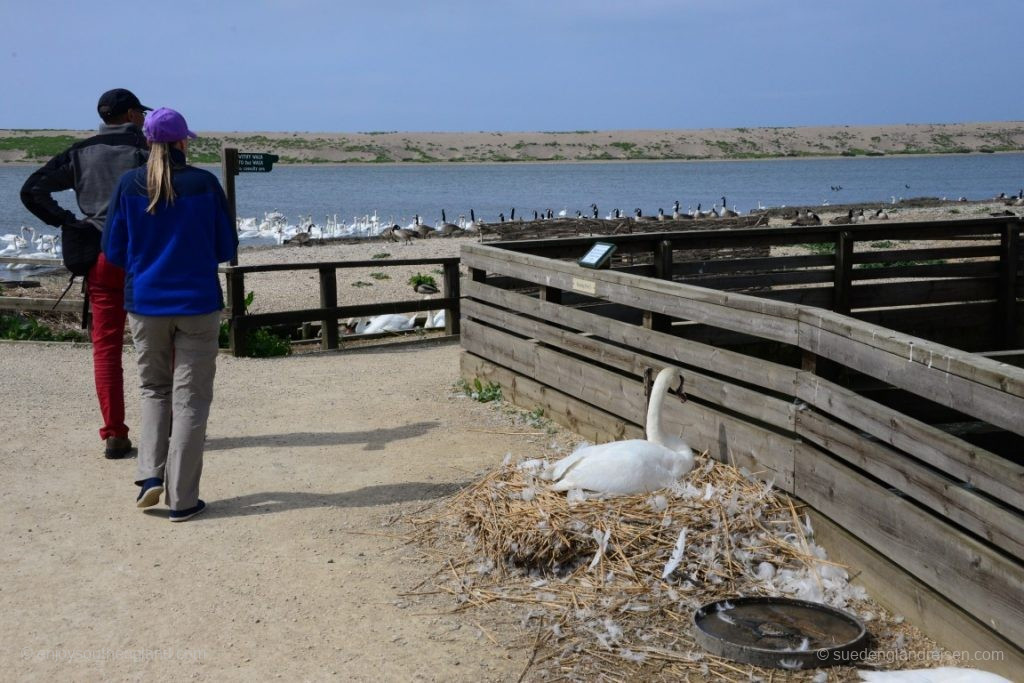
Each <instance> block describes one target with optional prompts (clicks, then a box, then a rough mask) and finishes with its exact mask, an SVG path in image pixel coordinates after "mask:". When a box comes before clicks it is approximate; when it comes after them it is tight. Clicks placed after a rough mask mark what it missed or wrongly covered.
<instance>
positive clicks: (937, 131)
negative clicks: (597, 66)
mask: <svg viewBox="0 0 1024 683" xmlns="http://www.w3.org/2000/svg"><path fill="white" fill-rule="evenodd" d="M90 134H92V131H69V130H38V131H33V130H0V162H6V163H41V162H43V161H45V160H46V159H47V158H49V157H50V156H51V155H53V154H56V153H57V152H59V151H60V150H61V149H63V148H64V147H65V146H66V145H68V144H70V143H71V142H72V141H73V140H75V139H78V138H82V137H86V136H88V135H90ZM224 147H234V148H237V149H239V150H242V151H249V152H269V153H273V154H277V155H279V156H280V157H281V159H280V162H279V163H292V164H324V163H328V164H332V163H333V164H339V163H437V162H444V163H452V162H454V163H459V162H463V163H493V162H538V161H541V162H547V161H562V162H566V161H632V160H686V159H690V160H717V159H761V158H787V157H811V156H884V155H894V154H968V153H990V152H1019V151H1024V121H1003V122H990V123H952V124H906V125H887V126H816V127H800V128H766V127H762V128H708V129H702V130H608V131H591V130H577V131H542V132H462V133H429V132H427V133H422V132H421V133H402V132H397V131H369V132H359V133H279V132H278V133H273V132H266V133H237V132H236V133H231V132H207V133H202V134H201V136H200V138H199V139H198V140H194V141H193V142H192V144H191V147H190V156H191V158H192V160H193V161H194V162H197V163H203V162H210V163H212V162H217V161H219V159H220V150H221V149H222V148H224Z"/></svg>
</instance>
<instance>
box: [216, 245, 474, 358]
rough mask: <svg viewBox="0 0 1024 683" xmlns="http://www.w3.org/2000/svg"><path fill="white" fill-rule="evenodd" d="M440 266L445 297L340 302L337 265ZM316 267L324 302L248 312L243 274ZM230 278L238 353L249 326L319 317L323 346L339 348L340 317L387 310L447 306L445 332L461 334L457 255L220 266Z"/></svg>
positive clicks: (242, 352)
mask: <svg viewBox="0 0 1024 683" xmlns="http://www.w3.org/2000/svg"><path fill="white" fill-rule="evenodd" d="M425 265H440V266H441V267H442V269H443V272H444V274H443V276H442V278H443V284H442V288H441V298H439V299H427V300H424V299H417V300H406V301H393V302H387V303H375V304H356V305H348V306H339V305H338V280H337V271H338V270H339V269H350V268H375V269H385V268H391V267H395V266H425ZM302 270H316V271H317V272H318V273H319V277H320V306H319V308H309V309H302V310H295V311H281V312H275V313H255V314H254V313H248V312H247V311H246V309H245V275H246V274H247V273H269V272H273V271H278V272H279V271H302ZM221 272H222V273H224V275H225V277H226V278H227V288H228V311H229V339H230V349H231V352H232V353H233V354H234V355H235V356H243V355H245V352H246V349H245V340H246V336H247V333H248V332H249V331H250V330H253V329H256V328H258V327H265V326H272V325H292V326H295V327H299V326H300V325H302V324H303V323H307V322H313V321H318V322H320V323H321V346H322V348H323V349H336V348H338V341H339V334H338V321H339V320H342V319H345V318H359V317H364V316H373V315H381V314H385V313H410V312H413V311H417V312H425V311H430V310H438V309H444V310H445V334H449V335H453V334H458V333H459V315H460V307H459V296H460V294H459V259H458V258H455V257H451V258H425V259H395V260H373V261H318V262H313V263H278V264H271V265H252V266H227V267H224V268H221Z"/></svg>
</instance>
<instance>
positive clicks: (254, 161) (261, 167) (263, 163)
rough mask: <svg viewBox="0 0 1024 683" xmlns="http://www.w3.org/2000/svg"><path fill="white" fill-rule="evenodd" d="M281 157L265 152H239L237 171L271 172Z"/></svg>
mask: <svg viewBox="0 0 1024 683" xmlns="http://www.w3.org/2000/svg"><path fill="white" fill-rule="evenodd" d="M279 158H280V157H278V156H277V155H276V154H266V153H263V152H239V153H238V166H237V168H236V170H235V173H270V172H271V171H272V170H274V162H275V161H277V160H278V159H279Z"/></svg>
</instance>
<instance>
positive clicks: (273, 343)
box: [217, 292, 292, 358]
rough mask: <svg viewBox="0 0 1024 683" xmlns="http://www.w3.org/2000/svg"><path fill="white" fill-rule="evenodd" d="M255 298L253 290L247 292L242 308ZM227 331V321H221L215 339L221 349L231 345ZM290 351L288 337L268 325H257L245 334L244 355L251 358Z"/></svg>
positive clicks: (282, 354)
mask: <svg viewBox="0 0 1024 683" xmlns="http://www.w3.org/2000/svg"><path fill="white" fill-rule="evenodd" d="M255 298H256V293H255V292H249V293H248V294H246V295H245V302H244V310H246V311H248V310H249V306H251V305H252V302H253V299H255ZM229 331H230V330H229V323H228V321H227V320H223V321H221V324H220V333H219V335H218V339H217V341H218V345H219V346H220V348H222V349H226V348H228V347H229V346H230V345H231V338H230V335H229ZM291 353H292V345H291V343H290V341H289V339H288V337H286V336H282V335H281V334H279V333H277V332H275V331H274V330H272V329H271V328H269V327H258V328H256V329H255V330H249V331H248V333H247V334H246V336H245V355H246V356H249V357H251V358H271V357H274V356H289V355H291Z"/></svg>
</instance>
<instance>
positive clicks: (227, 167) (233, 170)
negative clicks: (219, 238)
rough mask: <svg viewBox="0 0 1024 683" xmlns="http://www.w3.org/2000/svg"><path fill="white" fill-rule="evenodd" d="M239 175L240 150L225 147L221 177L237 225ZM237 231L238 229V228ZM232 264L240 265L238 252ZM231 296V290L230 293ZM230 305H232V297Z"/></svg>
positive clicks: (233, 223) (230, 210) (233, 220)
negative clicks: (237, 179) (236, 184)
mask: <svg viewBox="0 0 1024 683" xmlns="http://www.w3.org/2000/svg"><path fill="white" fill-rule="evenodd" d="M236 175H238V150H237V149H235V148H233V147H225V148H224V156H222V157H221V160H220V177H221V183H222V184H223V185H224V196H225V197H226V198H227V200H228V213H230V214H231V225H234V226H237V225H238V222H237V220H236V217H237V209H236V208H235V176H236ZM236 232H237V230H236ZM231 265H233V266H237V265H238V254H237V252H236V253H235V256H234V258H232V259H231ZM228 295H229V296H230V291H229V293H228ZM228 305H229V306H230V305H231V301H230V299H229V300H228Z"/></svg>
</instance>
